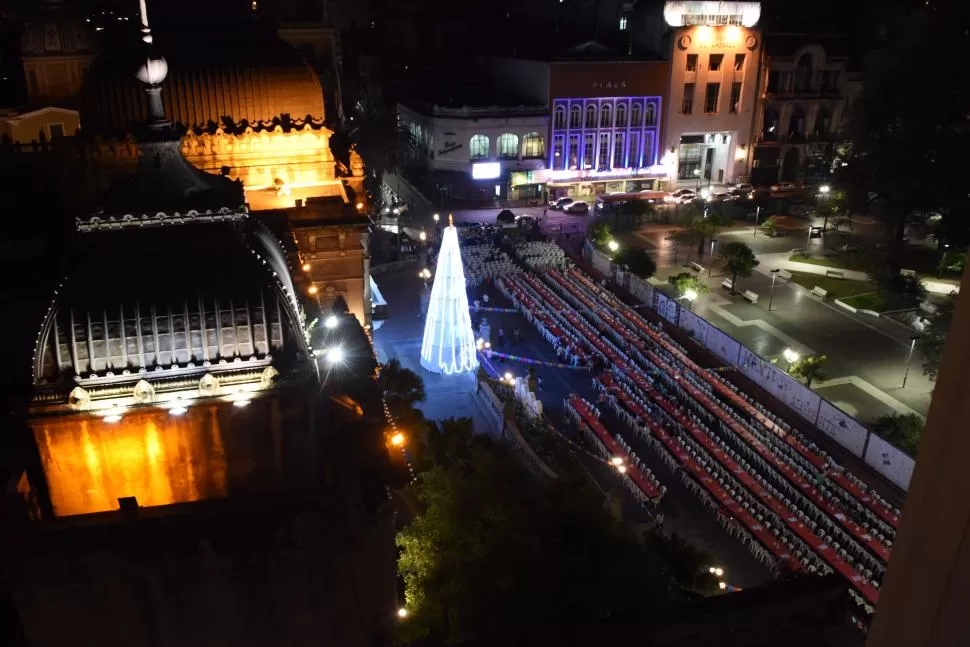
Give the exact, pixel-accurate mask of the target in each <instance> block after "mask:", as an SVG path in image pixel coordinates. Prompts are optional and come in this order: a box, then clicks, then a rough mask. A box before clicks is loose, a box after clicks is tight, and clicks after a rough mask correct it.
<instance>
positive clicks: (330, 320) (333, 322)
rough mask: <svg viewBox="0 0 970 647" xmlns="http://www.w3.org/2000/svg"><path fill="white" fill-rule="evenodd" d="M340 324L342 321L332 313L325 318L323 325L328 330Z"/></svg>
mask: <svg viewBox="0 0 970 647" xmlns="http://www.w3.org/2000/svg"><path fill="white" fill-rule="evenodd" d="M339 324H340V321H339V320H338V319H337V316H336V315H330V316H329V317H327V318H326V319H324V320H323V325H324V327H326V328H327V329H328V330H333V329H334V328H336V327H337V326H338V325H339Z"/></svg>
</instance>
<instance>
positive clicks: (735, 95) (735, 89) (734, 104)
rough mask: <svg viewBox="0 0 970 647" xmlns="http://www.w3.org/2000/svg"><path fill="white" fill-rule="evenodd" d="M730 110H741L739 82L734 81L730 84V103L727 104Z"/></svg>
mask: <svg viewBox="0 0 970 647" xmlns="http://www.w3.org/2000/svg"><path fill="white" fill-rule="evenodd" d="M728 110H729V111H730V112H740V111H741V83H740V82H739V81H735V82H734V83H732V84H731V105H730V106H728Z"/></svg>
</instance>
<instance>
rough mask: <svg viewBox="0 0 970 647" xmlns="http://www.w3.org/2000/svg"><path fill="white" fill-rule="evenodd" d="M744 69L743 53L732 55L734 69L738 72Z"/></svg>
mask: <svg viewBox="0 0 970 647" xmlns="http://www.w3.org/2000/svg"><path fill="white" fill-rule="evenodd" d="M743 69H744V54H735V55H734V71H735V72H740V71H742V70H743Z"/></svg>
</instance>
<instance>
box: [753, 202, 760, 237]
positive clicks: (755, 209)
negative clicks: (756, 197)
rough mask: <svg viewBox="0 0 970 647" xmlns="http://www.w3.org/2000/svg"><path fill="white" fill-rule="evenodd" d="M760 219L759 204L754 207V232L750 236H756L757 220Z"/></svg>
mask: <svg viewBox="0 0 970 647" xmlns="http://www.w3.org/2000/svg"><path fill="white" fill-rule="evenodd" d="M760 219H761V205H758V206H757V207H755V208H754V233H753V234H752V235H751V237H752V238H757V237H758V221H759V220H760Z"/></svg>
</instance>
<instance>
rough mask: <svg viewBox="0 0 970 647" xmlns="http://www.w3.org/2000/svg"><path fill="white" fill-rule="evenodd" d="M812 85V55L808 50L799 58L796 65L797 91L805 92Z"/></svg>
mask: <svg viewBox="0 0 970 647" xmlns="http://www.w3.org/2000/svg"><path fill="white" fill-rule="evenodd" d="M811 87H812V55H811V54H809V53H808V52H806V53H804V54H802V55H801V56H800V57H799V58H798V63H797V64H796V66H795V92H805V91H807V90H809V89H811Z"/></svg>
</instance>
